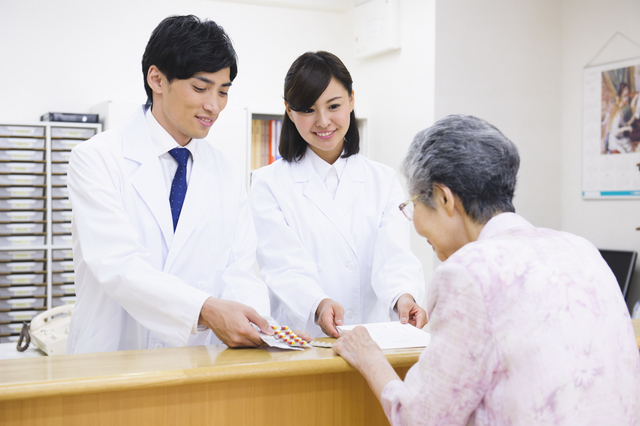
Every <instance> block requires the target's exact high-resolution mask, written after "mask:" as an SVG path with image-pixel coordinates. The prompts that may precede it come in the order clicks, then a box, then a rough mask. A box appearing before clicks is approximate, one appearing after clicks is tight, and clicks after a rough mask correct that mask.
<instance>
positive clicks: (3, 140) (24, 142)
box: [0, 137, 44, 149]
mask: <svg viewBox="0 0 640 426" xmlns="http://www.w3.org/2000/svg"><path fill="white" fill-rule="evenodd" d="M0 148H21V149H25V148H26V149H44V139H32V138H7V137H0Z"/></svg>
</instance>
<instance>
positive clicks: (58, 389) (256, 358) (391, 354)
mask: <svg viewBox="0 0 640 426" xmlns="http://www.w3.org/2000/svg"><path fill="white" fill-rule="evenodd" d="M319 340H326V341H332V340H335V339H329V338H326V339H319ZM421 351H422V348H413V349H404V350H387V351H384V352H385V354H386V356H387V359H388V360H389V362H390V363H391V365H393V366H394V367H395V368H403V367H410V366H411V365H413V364H414V363H415V362H416V361H417V360H418V356H419V355H420V352H421ZM353 371H355V370H354V369H353V367H351V366H350V365H349V364H347V362H346V361H344V359H342V358H341V357H339V356H337V355H335V354H334V353H333V350H331V349H325V348H309V349H305V350H304V351H287V350H281V349H274V348H269V347H264V346H263V347H261V348H257V349H230V348H227V347H226V346H224V345H209V346H192V347H183V348H163V349H147V350H135V351H121V352H110V353H95V354H82V355H64V356H54V357H38V358H27V359H10V360H4V361H0V401H6V400H14V399H24V398H36V397H46V396H54V395H55V396H60V395H74V394H80V393H90V392H97V391H101V392H103V391H116V390H129V389H140V388H149V387H157V386H171V385H185V384H198V383H211V382H220V381H234V380H243V379H260V378H271V377H286V376H294V375H305V374H321V373H322V374H325V373H339V372H353Z"/></svg>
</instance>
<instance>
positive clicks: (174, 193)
mask: <svg viewBox="0 0 640 426" xmlns="http://www.w3.org/2000/svg"><path fill="white" fill-rule="evenodd" d="M169 154H171V156H172V157H173V158H175V159H176V161H177V162H178V170H176V174H175V176H174V177H173V182H172V183H171V194H169V204H170V205H171V216H172V217H173V232H176V227H177V226H178V219H179V218H180V211H181V210H182V204H184V196H185V195H186V194H187V161H188V160H189V156H190V155H191V152H189V150H188V149H187V148H173V149H172V150H170V151H169Z"/></svg>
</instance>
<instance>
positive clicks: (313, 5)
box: [220, 0, 362, 12]
mask: <svg viewBox="0 0 640 426" xmlns="http://www.w3.org/2000/svg"><path fill="white" fill-rule="evenodd" d="M220 1H226V2H229V3H245V4H254V5H258V6H275V7H290V8H295V9H312V10H322V11H326V12H345V11H347V10H349V9H351V8H352V7H353V4H354V3H353V1H354V0H220ZM359 1H360V2H362V0H359Z"/></svg>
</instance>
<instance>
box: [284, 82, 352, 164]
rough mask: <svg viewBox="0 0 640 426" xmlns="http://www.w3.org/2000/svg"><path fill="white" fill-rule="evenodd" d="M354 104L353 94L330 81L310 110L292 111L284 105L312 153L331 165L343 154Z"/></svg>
mask: <svg viewBox="0 0 640 426" xmlns="http://www.w3.org/2000/svg"><path fill="white" fill-rule="evenodd" d="M353 105H354V96H353V93H348V92H347V89H345V87H344V86H343V85H342V84H341V83H340V82H339V81H338V80H336V79H335V78H332V79H331V81H330V82H329V85H328V86H327V88H326V89H325V90H324V92H323V93H322V95H320V97H319V98H318V99H317V100H316V102H315V103H314V104H313V105H312V106H311V107H309V108H308V109H305V110H303V111H294V110H292V109H291V108H290V107H289V105H287V114H288V115H289V118H290V119H291V121H293V123H294V124H295V126H296V129H298V132H299V133H300V136H302V138H303V139H304V140H305V141H306V142H307V143H308V144H309V147H310V148H311V149H312V150H313V152H315V153H316V154H318V156H319V157H320V158H322V159H323V160H325V161H326V162H327V163H329V164H333V162H335V161H336V159H337V158H338V157H339V156H340V154H342V149H343V145H344V136H345V135H346V134H347V130H349V124H350V122H351V120H350V117H351V111H353Z"/></svg>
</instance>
